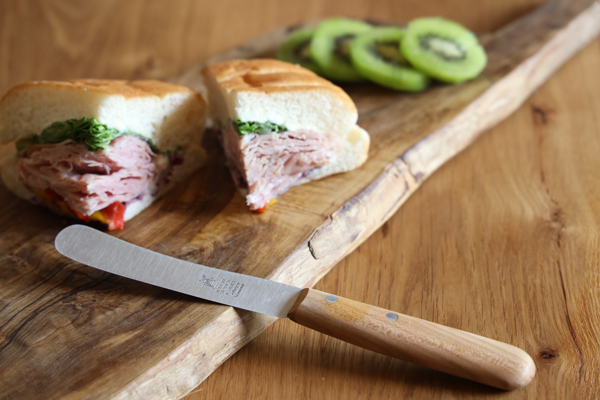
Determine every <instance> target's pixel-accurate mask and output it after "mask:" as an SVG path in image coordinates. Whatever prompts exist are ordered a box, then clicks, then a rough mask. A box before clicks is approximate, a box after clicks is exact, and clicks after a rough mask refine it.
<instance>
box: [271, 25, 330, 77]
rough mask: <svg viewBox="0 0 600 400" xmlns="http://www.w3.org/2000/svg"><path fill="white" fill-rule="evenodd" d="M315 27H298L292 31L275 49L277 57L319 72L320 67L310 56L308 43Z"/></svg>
mask: <svg viewBox="0 0 600 400" xmlns="http://www.w3.org/2000/svg"><path fill="white" fill-rule="evenodd" d="M314 33H315V29H311V28H308V29H300V30H297V31H294V32H293V33H292V34H291V35H290V36H289V37H288V39H287V40H286V41H285V42H284V43H283V44H282V45H281V46H279V48H278V49H277V58H278V59H280V60H282V61H287V62H290V63H292V64H299V65H301V66H303V67H304V68H307V69H310V70H311V71H313V72H315V73H317V74H321V68H319V66H318V65H317V63H315V62H314V61H313V60H312V58H310V43H311V40H312V38H313V35H314Z"/></svg>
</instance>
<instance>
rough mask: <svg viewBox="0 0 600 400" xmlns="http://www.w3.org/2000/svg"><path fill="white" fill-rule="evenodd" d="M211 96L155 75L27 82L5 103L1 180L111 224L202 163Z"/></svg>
mask: <svg viewBox="0 0 600 400" xmlns="http://www.w3.org/2000/svg"><path fill="white" fill-rule="evenodd" d="M205 110H206V103H205V102H204V100H203V98H202V97H201V96H200V95H199V94H198V93H196V92H194V91H192V90H190V89H187V88H184V87H182V86H177V85H172V84H168V83H163V82H158V81H151V80H145V81H120V80H73V81H66V82H58V81H40V82H29V83H24V84H22V85H19V86H16V87H14V88H13V89H11V90H10V91H9V92H8V93H7V94H6V95H5V96H4V97H3V98H2V99H1V100H0V143H2V144H4V145H9V146H13V151H12V152H11V154H9V155H6V156H4V157H3V158H2V160H1V161H0V174H1V176H2V180H3V182H4V185H5V186H6V187H7V188H8V189H9V190H11V191H12V192H13V193H15V194H16V195H17V196H19V197H21V198H23V199H25V200H28V201H31V202H33V203H37V204H41V205H45V206H47V207H49V208H51V209H52V210H54V211H56V212H59V213H61V214H65V215H69V216H71V217H74V218H78V219H80V220H82V221H85V222H89V221H98V222H100V223H102V224H104V225H106V226H107V227H108V229H109V230H113V229H122V228H123V226H124V223H125V221H127V220H129V219H131V218H133V217H134V216H135V215H137V214H138V213H139V212H141V211H142V210H143V209H144V208H146V207H148V206H149V205H150V204H151V203H152V202H153V201H154V200H155V199H156V198H157V197H159V196H161V195H162V194H163V193H165V192H166V191H167V190H169V189H170V188H171V187H172V186H173V185H174V184H175V183H177V182H178V181H180V180H182V179H183V178H184V177H186V176H188V175H189V174H191V173H192V172H193V171H195V170H196V169H197V168H198V167H200V165H201V164H202V162H203V161H204V159H205V157H204V154H205V153H204V151H203V150H202V147H201V146H200V142H201V139H202V134H203V132H204V122H205Z"/></svg>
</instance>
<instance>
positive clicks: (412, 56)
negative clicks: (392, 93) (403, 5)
mask: <svg viewBox="0 0 600 400" xmlns="http://www.w3.org/2000/svg"><path fill="white" fill-rule="evenodd" d="M400 50H401V52H402V54H403V55H404V57H406V58H407V59H408V61H409V62H410V63H411V64H412V65H413V66H414V67H415V68H417V69H419V70H421V71H423V72H425V73H426V74H428V75H430V76H432V77H434V78H437V79H439V80H441V81H444V82H450V83H457V82H462V81H465V80H467V79H471V78H474V77H476V76H477V75H479V73H480V72H481V71H482V70H483V68H484V67H485V64H486V63H487V56H486V54H485V50H484V49H483V47H481V46H480V45H479V43H478V42H477V37H476V36H475V35H474V34H473V33H472V32H471V31H469V30H468V29H467V28H465V27H463V26H462V25H459V24H457V23H456V22H452V21H448V20H445V19H443V18H418V19H415V20H414V21H412V22H411V23H409V24H408V31H407V33H406V37H405V38H404V39H403V40H402V43H401V45H400Z"/></svg>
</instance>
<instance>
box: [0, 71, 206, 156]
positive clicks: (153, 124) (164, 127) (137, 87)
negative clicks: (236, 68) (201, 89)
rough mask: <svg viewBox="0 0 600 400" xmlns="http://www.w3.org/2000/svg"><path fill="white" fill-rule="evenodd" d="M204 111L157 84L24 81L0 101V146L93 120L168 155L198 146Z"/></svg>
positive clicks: (200, 103) (192, 95)
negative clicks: (54, 127) (131, 134)
mask: <svg viewBox="0 0 600 400" xmlns="http://www.w3.org/2000/svg"><path fill="white" fill-rule="evenodd" d="M205 109H206V104H205V102H204V100H203V99H202V96H200V94H198V93H196V92H194V91H193V90H190V89H188V88H185V87H183V86H178V85H173V84H170V83H164V82H159V81H150V80H146V81H119V80H101V79H84V80H73V81H66V82H58V81H39V82H28V83H24V84H21V85H18V86H16V87H14V88H13V89H11V90H10V91H9V92H8V93H7V94H6V95H5V96H4V97H3V98H2V100H0V143H2V144H6V143H8V142H12V141H13V140H18V139H21V138H25V137H30V136H33V135H38V134H40V133H42V131H43V130H44V129H45V128H47V127H48V126H49V125H50V124H52V123H53V122H56V121H66V120H68V119H80V118H83V117H88V118H91V117H94V118H96V119H97V120H98V121H99V122H100V123H102V124H105V125H107V126H108V127H109V128H114V129H117V130H119V131H128V130H129V131H133V132H135V133H138V134H140V135H142V136H143V137H146V138H148V139H151V140H152V141H153V142H154V143H155V144H156V146H157V147H158V148H159V149H161V150H174V149H175V148H177V147H178V146H185V145H187V144H188V143H190V142H196V143H200V141H201V139H202V132H204V122H205V117H204V114H205ZM198 132H200V134H198Z"/></svg>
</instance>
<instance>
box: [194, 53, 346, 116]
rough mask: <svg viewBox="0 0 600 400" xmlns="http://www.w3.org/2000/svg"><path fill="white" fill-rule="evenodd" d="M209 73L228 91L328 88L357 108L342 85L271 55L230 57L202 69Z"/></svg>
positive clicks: (286, 90)
mask: <svg viewBox="0 0 600 400" xmlns="http://www.w3.org/2000/svg"><path fill="white" fill-rule="evenodd" d="M202 74H203V75H204V76H207V74H211V75H212V76H213V77H214V79H216V81H217V82H218V83H219V84H220V85H221V87H222V88H223V89H225V90H226V91H227V92H231V91H237V92H244V91H248V92H261V93H273V92H280V93H281V92H297V91H303V90H315V89H318V90H324V91H329V92H331V93H332V94H334V95H335V96H338V97H339V98H340V100H341V101H342V102H343V103H344V104H345V105H346V107H348V109H349V110H352V111H353V112H356V106H355V105H354V102H353V101H352V99H351V98H350V96H348V95H347V94H346V92H344V91H343V90H342V89H341V88H339V87H337V86H335V85H334V84H333V83H331V82H329V81H328V80H326V79H323V78H321V77H319V76H318V75H317V74H315V73H314V72H312V71H309V70H308V69H306V68H302V67H300V66H298V65H294V64H290V63H287V62H284V61H279V60H273V59H256V60H230V61H224V62H221V63H218V64H215V65H211V66H209V67H207V68H205V69H204V70H203V71H202Z"/></svg>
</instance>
